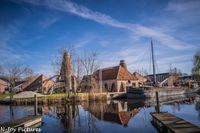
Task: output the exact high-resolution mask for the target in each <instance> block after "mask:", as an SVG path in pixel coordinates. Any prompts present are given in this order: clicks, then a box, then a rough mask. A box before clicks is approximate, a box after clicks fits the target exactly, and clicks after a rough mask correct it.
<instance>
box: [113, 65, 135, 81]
mask: <svg viewBox="0 0 200 133" xmlns="http://www.w3.org/2000/svg"><path fill="white" fill-rule="evenodd" d="M117 80H137V78H136V77H135V76H134V75H133V74H131V73H130V72H129V71H128V70H127V69H126V68H124V67H122V66H120V67H119V71H118V75H117Z"/></svg>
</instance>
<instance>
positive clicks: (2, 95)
mask: <svg viewBox="0 0 200 133" xmlns="http://www.w3.org/2000/svg"><path fill="white" fill-rule="evenodd" d="M7 96H9V94H4V93H0V100H3V99H5V98H6V97H7Z"/></svg>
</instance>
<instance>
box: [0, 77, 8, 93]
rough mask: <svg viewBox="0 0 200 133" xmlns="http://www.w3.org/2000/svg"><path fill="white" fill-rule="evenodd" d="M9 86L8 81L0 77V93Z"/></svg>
mask: <svg viewBox="0 0 200 133" xmlns="http://www.w3.org/2000/svg"><path fill="white" fill-rule="evenodd" d="M9 86H10V84H9V83H8V82H6V81H5V80H3V79H0V93H4V92H5V91H6V90H8V87H9Z"/></svg>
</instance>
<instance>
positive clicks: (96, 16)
mask: <svg viewBox="0 0 200 133" xmlns="http://www.w3.org/2000/svg"><path fill="white" fill-rule="evenodd" d="M22 1H23V2H26V3H31V4H34V5H43V6H46V7H49V8H51V9H55V10H59V11H63V12H68V13H72V14H75V15H77V16H80V17H82V18H86V19H89V20H92V21H95V22H98V23H100V24H104V25H108V26H112V27H116V28H122V29H126V30H128V31H131V32H133V33H134V34H136V35H138V36H141V37H147V38H150V37H152V38H154V39H156V40H158V41H159V42H160V43H161V44H163V45H165V46H167V47H169V48H172V49H176V50H184V49H188V48H190V46H189V44H187V43H185V42H183V41H181V40H178V39H176V38H174V37H173V36H170V35H169V34H166V33H164V32H162V31H158V30H155V29H153V28H149V27H145V26H143V25H140V24H133V23H124V22H120V21H118V20H116V19H114V18H112V17H111V16H109V15H106V14H103V13H100V12H96V11H92V10H90V9H88V8H86V7H84V6H82V5H78V4H76V3H74V2H71V1H66V0H56V1H55V0H43V1H41V0H29V1H26V0H22Z"/></svg>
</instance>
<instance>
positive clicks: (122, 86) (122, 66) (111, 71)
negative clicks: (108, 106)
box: [96, 60, 139, 92]
mask: <svg viewBox="0 0 200 133" xmlns="http://www.w3.org/2000/svg"><path fill="white" fill-rule="evenodd" d="M96 76H97V77H98V79H99V80H102V88H103V90H104V91H106V92H126V91H127V88H128V87H138V86H139V82H138V79H137V78H136V77H135V76H134V75H133V74H132V73H131V72H129V71H128V69H127V65H126V63H125V61H124V60H120V63H119V65H118V66H114V67H109V68H104V69H100V70H97V71H96Z"/></svg>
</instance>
